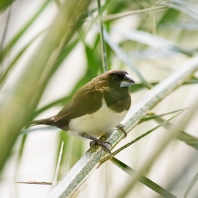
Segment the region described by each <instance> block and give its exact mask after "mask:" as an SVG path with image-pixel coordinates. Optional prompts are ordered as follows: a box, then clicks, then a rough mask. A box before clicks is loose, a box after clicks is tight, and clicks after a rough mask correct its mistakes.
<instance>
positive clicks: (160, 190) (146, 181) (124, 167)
mask: <svg viewBox="0 0 198 198" xmlns="http://www.w3.org/2000/svg"><path fill="white" fill-rule="evenodd" d="M111 161H112V162H113V164H115V165H116V166H117V167H119V168H121V169H122V170H123V171H124V172H126V173H127V174H129V175H131V176H132V177H133V176H134V175H137V172H136V171H135V170H134V169H132V168H131V167H129V166H127V165H126V164H124V163H123V162H121V161H120V160H118V159H116V158H115V157H113V158H111ZM139 182H141V183H143V184H144V185H146V186H148V187H149V188H150V189H152V190H154V191H155V192H156V193H158V194H160V195H161V196H162V197H165V198H177V197H176V196H175V195H173V194H172V193H170V192H169V191H167V190H166V189H164V188H162V187H161V186H160V185H158V184H156V183H155V182H153V181H152V180H150V179H148V178H147V177H145V176H143V175H141V176H140V178H139Z"/></svg>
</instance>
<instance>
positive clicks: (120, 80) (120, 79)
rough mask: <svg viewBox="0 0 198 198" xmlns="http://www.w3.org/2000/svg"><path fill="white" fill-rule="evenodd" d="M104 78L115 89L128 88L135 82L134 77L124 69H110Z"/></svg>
mask: <svg viewBox="0 0 198 198" xmlns="http://www.w3.org/2000/svg"><path fill="white" fill-rule="evenodd" d="M104 80H105V81H106V82H107V83H108V86H109V87H111V88H115V89H122V88H128V87H130V86H131V85H133V84H135V81H134V80H133V79H132V77H131V76H130V75H129V74H128V73H127V72H126V71H124V70H110V71H108V72H106V73H104Z"/></svg>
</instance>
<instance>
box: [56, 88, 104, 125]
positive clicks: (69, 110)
mask: <svg viewBox="0 0 198 198" xmlns="http://www.w3.org/2000/svg"><path fill="white" fill-rule="evenodd" d="M101 106H102V95H101V93H100V92H99V91H96V90H95V89H80V90H78V92H77V93H76V94H75V96H74V97H73V98H72V100H71V101H70V102H69V103H68V104H67V105H66V106H65V107H64V108H63V109H62V110H61V111H60V112H59V113H58V114H57V116H56V119H55V120H54V121H55V122H57V121H60V120H71V119H73V118H77V117H80V116H83V115H86V114H91V113H94V112H95V111H97V110H98V109H99V108H100V107H101Z"/></svg>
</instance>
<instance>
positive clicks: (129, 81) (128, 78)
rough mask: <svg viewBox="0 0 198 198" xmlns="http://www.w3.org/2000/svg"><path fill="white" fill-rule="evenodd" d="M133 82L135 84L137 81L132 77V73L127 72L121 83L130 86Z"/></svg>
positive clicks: (123, 85)
mask: <svg viewBox="0 0 198 198" xmlns="http://www.w3.org/2000/svg"><path fill="white" fill-rule="evenodd" d="M133 84H135V81H134V80H133V79H132V78H131V76H130V75H128V74H125V77H124V79H123V80H122V82H121V83H120V87H130V86H131V85H133Z"/></svg>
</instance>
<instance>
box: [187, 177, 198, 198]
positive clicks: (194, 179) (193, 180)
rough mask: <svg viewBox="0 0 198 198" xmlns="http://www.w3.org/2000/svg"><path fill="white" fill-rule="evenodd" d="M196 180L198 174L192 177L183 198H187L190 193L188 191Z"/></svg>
mask: <svg viewBox="0 0 198 198" xmlns="http://www.w3.org/2000/svg"><path fill="white" fill-rule="evenodd" d="M197 180H198V173H197V174H196V175H195V176H194V178H193V179H192V181H191V182H190V184H189V186H188V188H187V189H186V192H185V193H184V198H187V196H188V194H189V193H190V191H191V190H192V188H193V186H194V185H195V183H196V182H197Z"/></svg>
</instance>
